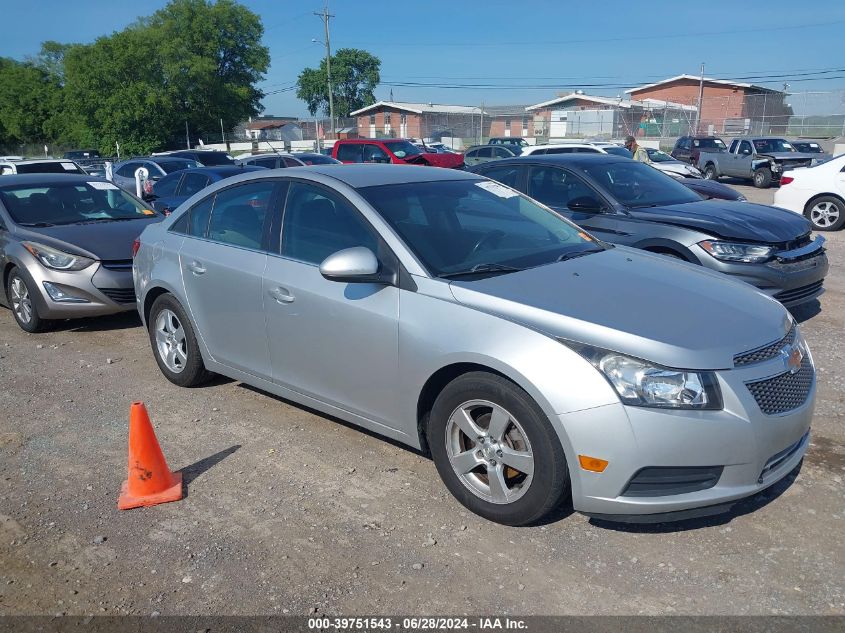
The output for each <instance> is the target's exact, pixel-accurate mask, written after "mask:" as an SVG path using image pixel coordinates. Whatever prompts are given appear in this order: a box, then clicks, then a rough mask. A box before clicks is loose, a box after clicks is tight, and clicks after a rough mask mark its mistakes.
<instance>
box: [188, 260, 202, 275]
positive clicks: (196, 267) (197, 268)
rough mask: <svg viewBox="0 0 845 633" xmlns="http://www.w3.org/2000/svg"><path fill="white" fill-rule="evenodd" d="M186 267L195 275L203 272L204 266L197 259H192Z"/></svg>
mask: <svg viewBox="0 0 845 633" xmlns="http://www.w3.org/2000/svg"><path fill="white" fill-rule="evenodd" d="M188 269H189V270H190V271H191V272H192V273H194V274H195V275H202V274H203V273H205V268H203V266H202V264H200V263H199V262H198V261H196V260H194V261H192V262H191V263H190V264H188Z"/></svg>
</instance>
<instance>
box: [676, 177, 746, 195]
mask: <svg viewBox="0 0 845 633" xmlns="http://www.w3.org/2000/svg"><path fill="white" fill-rule="evenodd" d="M679 182H680V183H682V184H683V185H684V186H685V187H687V188H688V189H692V190H693V191H695V192H696V193H700V194H702V195H704V196H707V197H709V198H719V199H721V200H745V196H742V194H740V193H739V192H738V191H737V190H736V189H732V188H730V187H728V186H727V185H723V184H722V183H720V182H719V181H717V180H707V179H705V178H684V179H683V180H680V181H679ZM740 196H741V197H740Z"/></svg>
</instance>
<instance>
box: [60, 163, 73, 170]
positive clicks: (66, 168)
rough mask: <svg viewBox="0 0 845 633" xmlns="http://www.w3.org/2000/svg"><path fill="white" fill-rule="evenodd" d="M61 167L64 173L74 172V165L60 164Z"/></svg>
mask: <svg viewBox="0 0 845 633" xmlns="http://www.w3.org/2000/svg"><path fill="white" fill-rule="evenodd" d="M61 165H62V168H63V169H64V170H65V171H76V165H74V164H73V163H61Z"/></svg>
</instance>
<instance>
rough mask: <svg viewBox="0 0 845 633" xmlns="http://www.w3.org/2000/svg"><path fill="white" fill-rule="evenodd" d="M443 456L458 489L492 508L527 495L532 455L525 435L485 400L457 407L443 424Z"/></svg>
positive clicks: (516, 423)
mask: <svg viewBox="0 0 845 633" xmlns="http://www.w3.org/2000/svg"><path fill="white" fill-rule="evenodd" d="M445 440H446V452H447V455H448V457H449V462H450V464H451V465H452V469H453V470H454V471H455V473H456V474H457V475H458V478H459V479H460V481H461V483H462V484H463V485H464V486H466V487H467V488H468V489H469V490H470V491H471V492H472V493H473V494H475V495H476V496H477V497H480V498H481V499H484V500H485V501H488V502H490V503H496V504H508V503H513V502H514V501H516V500H517V499H519V498H521V497H522V496H523V495H524V494H525V493H526V492H528V489H529V487H530V486H531V482H532V481H533V477H534V453H533V452H532V450H531V443H530V442H529V441H528V435H527V434H526V432H525V429H523V427H522V425H520V423H519V421H518V420H517V419H516V418H515V417H514V416H512V415H511V414H510V413H509V412H508V411H506V410H505V409H504V408H502V407H500V406H499V405H497V404H495V403H493V402H490V401H488V400H470V401H468V402H464V403H463V404H461V405H460V406H458V407H457V408H456V409H455V410H454V411H453V412H452V415H451V416H449V421H448V422H447V424H446V437H445Z"/></svg>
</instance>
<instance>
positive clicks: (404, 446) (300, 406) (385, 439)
mask: <svg viewBox="0 0 845 633" xmlns="http://www.w3.org/2000/svg"><path fill="white" fill-rule="evenodd" d="M238 386H239V387H242V388H243V389H248V390H249V391H252V392H253V393H258V394H261V395H262V396H267V397H268V398H272V399H273V400H277V401H278V402H283V403H285V404H287V405H289V406H291V407H296V408H297V409H301V410H302V411H307V412H308V413H313V414H314V415H317V416H320V417H321V418H324V419H326V420H331V421H332V422H334V423H336V424H340V425H342V426H345V427H346V428H348V429H352V430H354V431H357V432H358V433H362V434H364V435H367V436H369V437H372V438H373V439H376V440H378V441H379V442H384V443H386V444H391V445H393V446H395V447H396V448H401V449H402V450H405V451H408V452H409V453H413V454H414V455H419V456H420V457H425V458H428V459H431V455H429V454H428V452H426V451H420V450H417V449H416V448H413V447H411V446H408V445H407V444H403V443H402V442H397V441H396V440H393V439H391V438H389V437H385V436H384V435H379V434H378V433H376V432H374V431H370V430H369V429H365V428H364V427H363V426H358V425H357V424H352V423H351V422H347V421H346V420H341V419H340V418H336V417H334V416H333V415H328V414H326V413H323V412H322V411H318V410H317V409H312V408H311V407H307V406H305V405H303V404H299V403H298V402H294V401H293V400H288V399H286V398H282V397H281V396H277V395H275V394H272V393H269V392H267V391H262V390H261V389H258V388H257V387H253V386H251V385H248V384H246V383H243V382H242V383H240V384H239V385H238Z"/></svg>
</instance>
